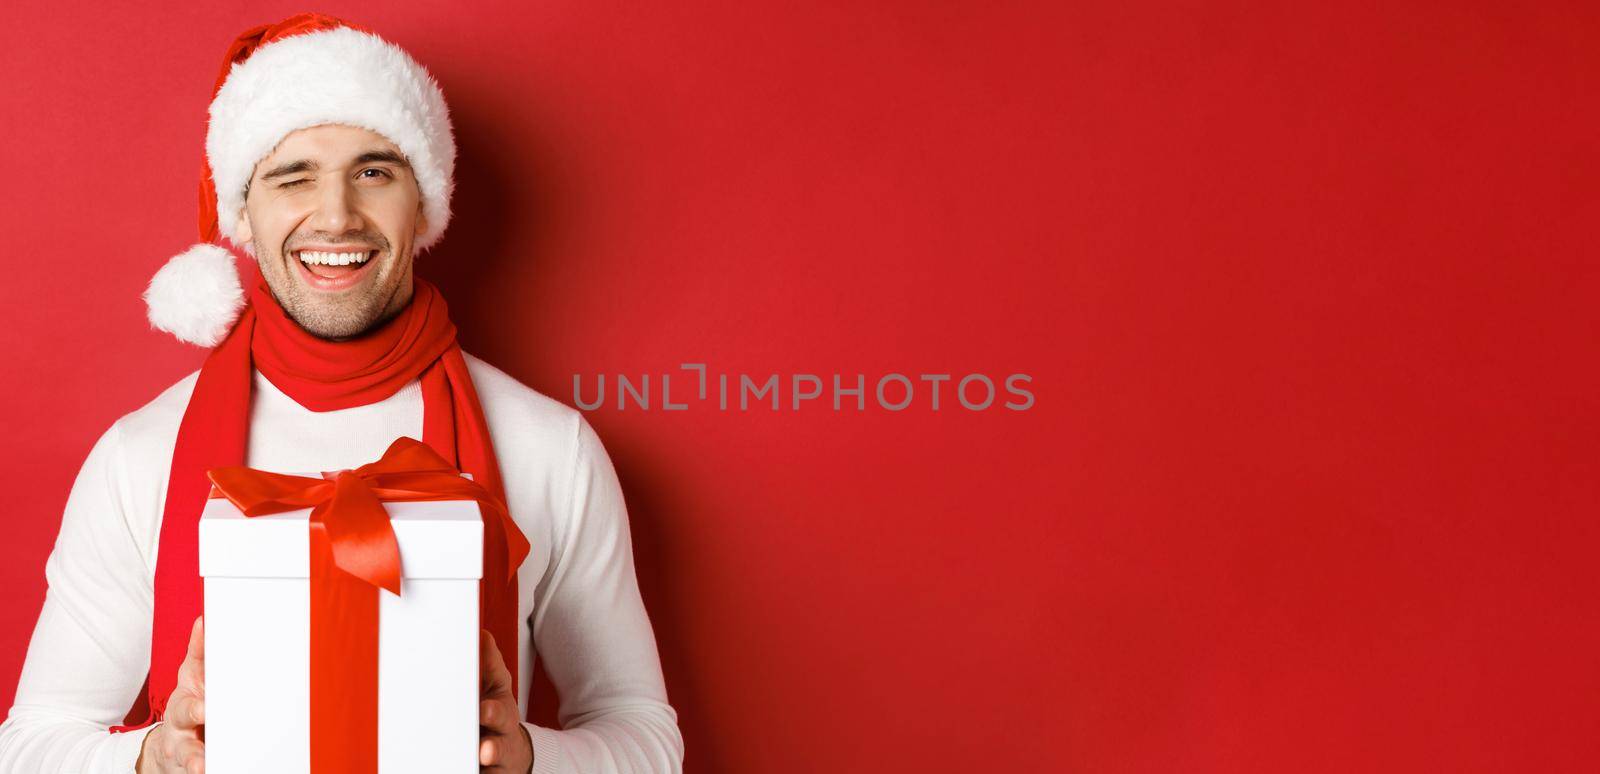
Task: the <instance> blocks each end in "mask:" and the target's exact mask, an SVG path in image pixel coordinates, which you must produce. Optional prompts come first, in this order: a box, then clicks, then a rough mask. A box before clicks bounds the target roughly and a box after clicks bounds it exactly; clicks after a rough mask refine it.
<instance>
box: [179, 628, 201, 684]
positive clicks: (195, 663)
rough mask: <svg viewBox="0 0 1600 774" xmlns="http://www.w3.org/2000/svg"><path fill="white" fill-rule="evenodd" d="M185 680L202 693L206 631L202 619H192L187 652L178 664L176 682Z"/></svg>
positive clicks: (180, 682) (182, 682)
mask: <svg viewBox="0 0 1600 774" xmlns="http://www.w3.org/2000/svg"><path fill="white" fill-rule="evenodd" d="M185 680H187V681H188V682H189V687H190V688H192V689H194V690H195V691H196V692H198V693H204V691H205V684H206V631H205V623H204V619H202V618H196V619H194V628H193V629H190V630H189V652H188V653H186V654H184V657H183V663H182V664H179V665H178V684H179V685H183V684H184V682H185Z"/></svg>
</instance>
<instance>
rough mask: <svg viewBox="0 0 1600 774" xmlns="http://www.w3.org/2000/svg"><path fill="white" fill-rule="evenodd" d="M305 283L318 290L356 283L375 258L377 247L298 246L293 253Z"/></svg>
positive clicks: (333, 288) (343, 286)
mask: <svg viewBox="0 0 1600 774" xmlns="http://www.w3.org/2000/svg"><path fill="white" fill-rule="evenodd" d="M292 255H293V256H294V258H295V261H294V262H295V263H296V264H298V265H299V267H300V268H299V271H300V272H301V276H302V277H303V278H304V279H305V280H306V283H307V284H309V285H310V286H312V287H314V288H317V289H319V290H342V289H344V288H347V287H350V286H351V285H354V284H355V282H356V281H357V280H358V279H359V278H360V277H361V276H362V275H364V274H365V273H366V270H367V269H368V268H369V267H370V266H372V265H373V264H374V263H376V261H374V260H373V259H374V258H376V257H378V251H377V250H366V251H355V250H341V251H338V252H324V251H320V250H296V251H294V252H293V253H292Z"/></svg>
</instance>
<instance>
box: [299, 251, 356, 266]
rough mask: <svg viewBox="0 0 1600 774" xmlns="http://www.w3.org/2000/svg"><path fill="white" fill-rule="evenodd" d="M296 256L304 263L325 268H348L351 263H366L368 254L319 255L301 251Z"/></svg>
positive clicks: (319, 253)
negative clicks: (316, 264)
mask: <svg viewBox="0 0 1600 774" xmlns="http://www.w3.org/2000/svg"><path fill="white" fill-rule="evenodd" d="M297 255H298V256H299V257H300V260H301V261H304V262H306V263H320V264H323V265H325V266H348V265H350V264H352V263H358V264H359V263H366V262H367V255H368V253H321V252H314V251H311V250H301V251H300V252H299V253H297Z"/></svg>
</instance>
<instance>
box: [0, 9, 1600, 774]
mask: <svg viewBox="0 0 1600 774" xmlns="http://www.w3.org/2000/svg"><path fill="white" fill-rule="evenodd" d="M240 5H242V4H232V3H229V4H185V5H184V7H183V8H182V9H181V10H178V9H177V8H176V7H175V8H174V10H173V11H171V12H170V13H165V14H158V13H150V12H145V13H135V12H133V11H131V10H124V9H121V8H117V7H115V6H114V5H112V4H104V5H103V6H99V7H94V6H88V5H81V4H77V3H46V4H28V5H24V6H20V7H17V8H14V9H13V11H12V12H11V17H10V20H9V21H8V24H7V25H6V28H5V29H4V31H3V32H0V36H3V37H0V66H3V72H5V73H6V77H5V79H4V82H3V83H0V99H3V102H4V104H5V106H6V119H5V124H4V127H5V128H4V142H3V144H0V145H3V147H0V153H3V154H4V157H3V175H4V180H3V181H0V218H3V219H4V220H3V223H0V261H3V263H0V267H3V271H4V274H5V276H4V280H3V282H0V309H4V313H5V320H6V322H5V325H4V332H3V334H0V335H3V337H4V338H3V343H4V357H5V362H6V363H7V366H6V367H5V368H4V369H0V397H3V404H0V423H3V425H4V427H5V428H7V430H8V431H9V433H8V435H9V440H8V441H7V442H6V443H5V444H4V449H3V451H0V469H3V470H4V471H5V473H4V479H3V484H4V486H5V487H7V489H8V494H7V495H6V498H7V503H6V508H5V512H6V513H7V521H6V524H5V530H6V540H5V541H4V545H5V548H4V561H3V562H0V583H3V584H4V586H5V588H6V589H7V593H6V594H5V595H4V602H3V603H0V686H3V690H4V691H5V693H4V694H3V695H0V699H3V700H4V703H5V705H9V700H10V691H11V689H12V687H13V685H14V679H15V676H16V674H17V671H18V669H19V668H20V665H21V662H22V657H23V653H24V649H25V647H26V644H27V639H28V635H29V632H30V631H31V630H32V626H33V622H34V618H35V616H36V615H37V613H38V607H39V604H40V601H41V599H42V595H43V591H44V578H43V562H44V559H45V556H46V554H47V553H48V551H49V549H50V546H51V544H52V541H53V540H54V536H55V533H56V530H57V527H58V525H59V520H60V509H61V507H62V505H63V504H64V502H65V499H66V495H67V492H68V489H69V487H70V485H71V482H72V478H73V476H74V475H75V473H76V470H77V467H78V465H79V464H80V463H81V461H82V458H83V456H84V454H86V453H87V451H88V449H89V447H90V445H91V443H92V442H93V440H94V439H95V437H96V436H97V435H98V434H99V433H100V432H101V431H102V430H103V429H104V428H105V427H106V426H107V425H108V424H109V423H110V422H111V421H113V420H114V419H116V418H117V417H118V416H120V415H121V414H123V413H125V412H127V411H130V410H132V409H134V408H136V407H138V406H139V405H141V404H142V403H144V402H145V401H146V400H148V399H149V398H150V397H152V396H154V395H155V393H156V392H157V391H158V390H159V389H160V388H162V387H164V386H166V385H168V384H169V383H171V382H172V381H174V380H176V379H177V378H178V377H180V376H181V375H182V374H184V373H185V372H187V371H188V370H189V369H192V368H194V367H196V366H197V364H198V362H199V360H200V357H201V353H200V352H199V351H198V350H195V349H192V348H185V347H183V346H181V345H179V344H177V343H175V342H173V341H172V340H170V339H167V338H165V337H163V336H161V335H158V334H155V333H152V332H150V331H148V330H147V327H146V325H145V323H144V319H143V316H142V315H143V311H144V310H143V306H142V304H141V302H140V301H139V298H138V297H139V293H140V291H141V290H142V288H143V285H144V283H145V282H146V281H147V279H148V277H149V275H150V274H151V273H152V272H153V271H154V270H155V269H156V268H157V267H158V266H159V265H160V263H161V262H162V261H163V260H164V258H165V257H166V256H169V255H172V254H174V253H176V252H178V251H179V250H181V249H182V248H183V247H185V246H187V245H188V244H189V243H191V242H192V241H193V239H194V236H195V233H194V225H193V223H194V220H195V186H196V174H197V168H198V165H199V161H200V154H201V153H202V152H203V140H204V131H205V119H206V112H205V110H206V103H207V101H208V99H209V96H210V92H209V90H210V87H211V85H212V82H213V79H214V78H215V76H216V73H217V69H218V66H219V63H220V59H221V56H222V53H223V50H224V48H225V46H226V45H227V43H228V41H229V40H231V39H232V36H233V35H235V34H237V33H238V32H239V31H241V30H243V29H244V28H245V27H248V26H250V25H253V24H257V23H260V22H264V21H271V20H275V19H278V18H281V17H282V16H285V15H287V14H289V13H291V12H293V11H297V10H302V8H301V7H300V6H299V5H290V4H285V3H262V4H258V7H256V8H253V9H251V10H249V11H243V10H240V9H239V8H238V6H240ZM787 5H788V4H776V3H772V4H763V5H761V6H755V5H752V4H750V3H745V2H731V1H730V2H671V3H660V4H655V6H654V7H650V8H640V7H634V6H633V5H632V4H609V3H605V4H596V3H577V2H542V3H537V4H532V7H526V6H529V4H521V3H519V4H511V3H494V4H481V5H479V6H478V7H474V8H473V9H472V10H471V11H470V12H460V11H457V12H451V11H447V10H445V7H444V6H441V5H437V4H423V3H370V4H369V3H333V4H329V5H325V6H323V7H322V8H320V9H319V10H323V11H325V12H327V13H333V14H336V15H342V16H345V17H347V18H350V19H352V20H355V21H358V22H360V23H362V24H366V25H369V26H372V27H373V28H374V29H376V30H378V31H379V32H381V33H382V34H384V35H386V36H388V37H389V38H390V39H392V40H394V41H396V42H398V43H400V44H401V45H403V46H405V47H407V48H408V49H409V50H411V51H412V52H413V53H414V54H415V55H416V56H417V57H418V58H419V59H420V60H421V61H423V62H424V63H425V64H427V65H428V66H429V68H430V69H431V70H432V71H433V72H434V73H435V74H436V75H437V76H438V78H439V79H440V81H441V83H442V85H443V86H444V88H445V91H446V94H447V95H448V97H449V100H450V103H451V106H452V110H453V114H454V116H455V121H456V124H455V126H456V131H457V133H458V140H459V143H460V148H461V161H460V168H459V171H458V177H457V179H458V183H459V188H458V191H459V193H458V198H457V200H456V210H457V212H458V215H457V217H456V220H455V222H454V223H453V224H452V225H451V227H450V232H449V235H448V237H447V238H446V240H445V241H444V242H443V243H442V244H441V246H440V247H439V248H438V249H437V250H436V251H435V252H434V253H432V254H431V255H430V256H428V257H426V258H425V259H424V264H423V268H422V271H423V272H424V273H425V274H426V275H428V276H431V277H433V278H435V279H437V280H438V281H439V282H440V284H441V285H442V286H443V287H444V289H445V291H446V293H447V295H448V297H449V298H450V299H451V304H452V309H453V310H454V311H455V314H456V317H457V320H458V322H459V323H460V325H461V327H462V328H463V337H464V342H465V344H466V345H467V347H468V349H469V350H471V351H474V352H476V353H478V354H480V355H482V356H484V357H486V358H487V359H489V360H490V361H491V362H494V363H496V364H498V365H499V366H501V367H502V368H504V369H505V370H507V371H509V372H510V373H511V374H513V375H514V376H516V377H518V378H520V379H522V380H523V381H524V382H526V383H528V384H530V385H532V386H534V387H535V388H537V389H539V390H541V391H543V392H545V393H547V394H549V395H552V396H554V397H557V398H558V399H561V400H563V401H567V402H569V403H570V402H572V400H573V397H572V391H571V387H572V375H573V374H575V373H577V374H583V375H585V378H586V380H587V379H590V378H592V377H593V376H594V375H596V374H600V373H605V374H616V373H619V372H620V373H627V374H633V375H637V374H640V373H652V374H660V373H663V372H667V371H675V370H676V368H677V366H678V364H679V363H682V362H706V363H708V364H709V366H710V367H711V369H712V372H713V373H719V372H725V373H731V374H738V373H747V374H751V375H753V376H757V377H762V378H764V377H765V375H767V374H771V373H778V374H780V375H784V378H787V375H789V374H793V373H816V374H821V375H823V377H824V378H825V379H826V378H829V377H830V376H831V374H833V373H841V374H845V375H847V376H851V377H853V375H854V374H856V373H865V374H867V376H868V379H869V380H871V379H875V378H876V377H877V376H878V375H881V374H883V373H887V372H892V371H898V372H902V373H907V374H913V375H914V374H917V373H953V374H955V375H957V376H958V377H959V376H960V375H962V374H965V373H985V374H988V375H989V376H991V377H992V378H995V379H996V380H997V381H998V380H999V379H1001V378H1003V377H1004V376H1005V375H1006V374H1009V373H1013V372H1022V373H1028V374H1031V375H1032V376H1033V378H1034V381H1033V383H1032V388H1033V391H1034V393H1035V396H1036V399H1037V403H1036V405H1035V406H1034V407H1033V408H1032V409H1031V410H1029V411H1024V412H1017V411H1008V410H1004V409H1001V408H999V407H998V406H996V407H995V408H993V409H990V410H988V411H984V412H971V411H967V410H965V409H961V408H959V407H958V406H954V405H953V402H951V401H950V400H949V398H950V396H949V395H948V393H947V394H946V396H945V401H946V402H945V405H944V407H943V409H942V410H941V411H939V412H937V413H936V412H933V411H931V410H929V408H928V405H927V403H926V402H925V401H919V402H918V403H917V404H916V405H915V406H913V407H912V408H911V409H908V410H906V411H903V412H900V413H891V412H887V411H884V410H881V409H878V408H876V407H874V406H869V408H868V410H867V411H865V412H861V413H857V412H855V411H853V410H847V411H842V412H839V413H834V412H833V411H832V410H831V407H830V404H829V402H828V401H827V400H826V398H825V399H824V400H821V401H813V402H812V403H811V404H808V405H807V406H806V407H805V408H803V409H802V410H801V411H798V412H796V411H791V410H788V409H785V410H783V411H780V412H777V413H774V412H772V411H771V410H770V409H762V410H752V411H750V412H748V413H739V412H737V411H730V412H727V413H719V412H717V411H716V410H715V409H714V404H713V405H712V406H710V407H707V406H699V407H696V408H693V409H691V410H689V411H685V412H671V413H669V412H664V411H660V410H657V409H652V410H651V411H638V410H636V409H634V408H632V407H630V408H629V409H628V410H624V411H618V410H616V408H615V402H614V401H613V402H612V404H611V405H609V406H607V407H606V408H605V409H602V410H597V411H594V412H591V413H590V414H589V415H588V416H589V418H590V420H591V421H592V422H593V423H594V425H595V426H596V428H597V429H598V430H599V432H600V435H601V437H602V439H604V441H605V443H606V445H607V448H608V449H609V450H610V453H611V455H612V457H613V459H614V460H615V461H616V463H617V466H618V469H619V473H620V476H621V478H622V482H623V486H624V489H625V492H626V496H627V500H628V505H629V510H630V514H631V518H632V528H633V534H634V537H635V541H636V543H635V552H636V558H637V561H638V571H639V578H640V581H641V583H642V584H643V590H644V597H645V601H646V604H647V605H648V608H649V611H650V615H651V619H652V621H653V622H654V625H655V628H656V632H657V636H658V638H659V641H660V646H661V653H662V659H663V665H664V668H665V671H666V675H667V682H668V690H669V694H670V697H671V699H672V703H673V705H674V706H675V707H676V708H677V709H678V711H679V713H680V715H681V725H682V728H683V731H684V734H685V737H686V742H687V764H688V769H689V770H690V771H697V772H801V771H820V770H838V771H907V772H910V771H1063V770H1079V771H1130V772H1131V771H1138V772H1167V771H1260V772H1278V771H1330V772H1335V771H1336V772H1345V771H1409V770H1434V771H1446V770H1448V771H1506V770H1511V769H1522V770H1529V771H1541V770H1562V769H1564V770H1574V769H1579V768H1589V767H1591V766H1592V765H1593V759H1594V757H1595V755H1596V754H1597V753H1600V736H1597V735H1596V734H1595V733H1594V731H1595V728H1596V727H1597V723H1600V709H1597V707H1596V699H1595V697H1596V695H1597V689H1600V666H1597V659H1596V656H1595V654H1596V652H1597V648H1600V629H1597V627H1596V626H1595V624H1594V621H1595V612H1596V611H1595V600H1596V591H1597V589H1596V585H1597V584H1596V581H1595V575H1594V571H1593V565H1592V563H1593V561H1594V557H1595V555H1596V547H1597V546H1596V543H1597V541H1596V532H1597V529H1596V526H1595V524H1596V522H1595V518H1594V517H1595V515H1596V500H1597V498H1596V494H1597V492H1596V488H1597V487H1596V482H1597V480H1600V479H1597V473H1600V470H1597V459H1600V455H1597V454H1596V452H1597V451H1600V448H1597V441H1596V439H1597V436H1600V423H1597V420H1596V417H1597V412H1596V408H1597V405H1596V404H1597V396H1600V383H1597V382H1600V380H1597V376H1600V369H1596V367H1595V359H1594V358H1595V343H1596V332H1597V326H1596V322H1597V320H1596V308H1597V304H1596V294H1597V290H1600V271H1597V269H1596V263H1595V260H1594V253H1593V251H1594V234H1595V225H1596V223H1597V216H1600V198H1597V196H1596V193H1595V191H1596V186H1595V183H1596V179H1597V175H1596V173H1597V172H1600V167H1597V163H1596V162H1597V161H1600V151H1597V143H1596V133H1595V132H1596V126H1597V124H1596V119H1597V118H1600V115H1597V108H1596V99H1595V94H1594V88H1593V87H1594V85H1595V83H1596V82H1597V81H1596V78H1597V75H1600V72H1597V68H1600V53H1597V51H1600V49H1597V48H1596V46H1595V41H1596V40H1600V12H1597V11H1596V10H1595V7H1594V6H1593V5H1592V4H1585V3H1569V4H1556V3H1547V4H1541V5H1544V6H1545V7H1544V8H1543V9H1534V8H1528V7H1519V8H1518V9H1517V10H1515V11H1512V10H1508V9H1507V8H1506V7H1503V6H1504V4H1499V3H1488V2H1483V3H1455V4H1451V5H1454V6H1455V7H1454V8H1443V7H1435V6H1443V5H1445V4H1435V3H1421V2H1411V3H1386V4H1381V6H1382V9H1381V10H1380V8H1379V6H1377V5H1371V4H1362V5H1363V6H1370V7H1367V8H1365V9H1364V10H1353V9H1345V10H1335V9H1327V8H1318V7H1316V4H1308V3H1248V4H1247V3H1174V4H1168V5H1153V4H1148V3H1100V4H1094V5H1095V6H1100V7H1071V8H1064V7H1062V5H1061V4H1057V3H1036V4H1028V5H1023V4H1008V3H992V2H983V3H978V2H972V3H966V4H932V3H914V2H901V3H871V4H865V3H804V4H800V7H798V8H787V7H783V6H787ZM1334 5H1346V6H1350V5H1354V4H1334ZM1524 5H1526V4H1524ZM1113 9H1114V10H1113ZM675 381H676V380H675ZM586 383H587V382H586ZM685 383H687V380H685ZM869 383H870V382H869ZM675 389H676V387H675ZM869 399H870V395H869ZM785 400H787V397H786V398H785ZM541 712H543V713H546V715H545V717H548V712H549V706H548V704H546V705H545V706H543V707H542V708H541Z"/></svg>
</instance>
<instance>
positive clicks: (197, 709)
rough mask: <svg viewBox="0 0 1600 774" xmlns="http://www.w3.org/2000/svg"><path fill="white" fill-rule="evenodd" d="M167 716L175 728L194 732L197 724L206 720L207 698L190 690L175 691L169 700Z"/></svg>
mask: <svg viewBox="0 0 1600 774" xmlns="http://www.w3.org/2000/svg"><path fill="white" fill-rule="evenodd" d="M165 718H166V720H168V721H170V722H171V723H172V726H173V728H174V729H175V730H179V731H184V732H193V731H194V727H195V726H198V725H200V724H201V723H204V722H206V703H205V699H202V698H200V697H199V696H196V695H195V694H193V693H190V692H188V691H175V692H173V694H172V699H171V701H169V702H167V711H166V714H165Z"/></svg>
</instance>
